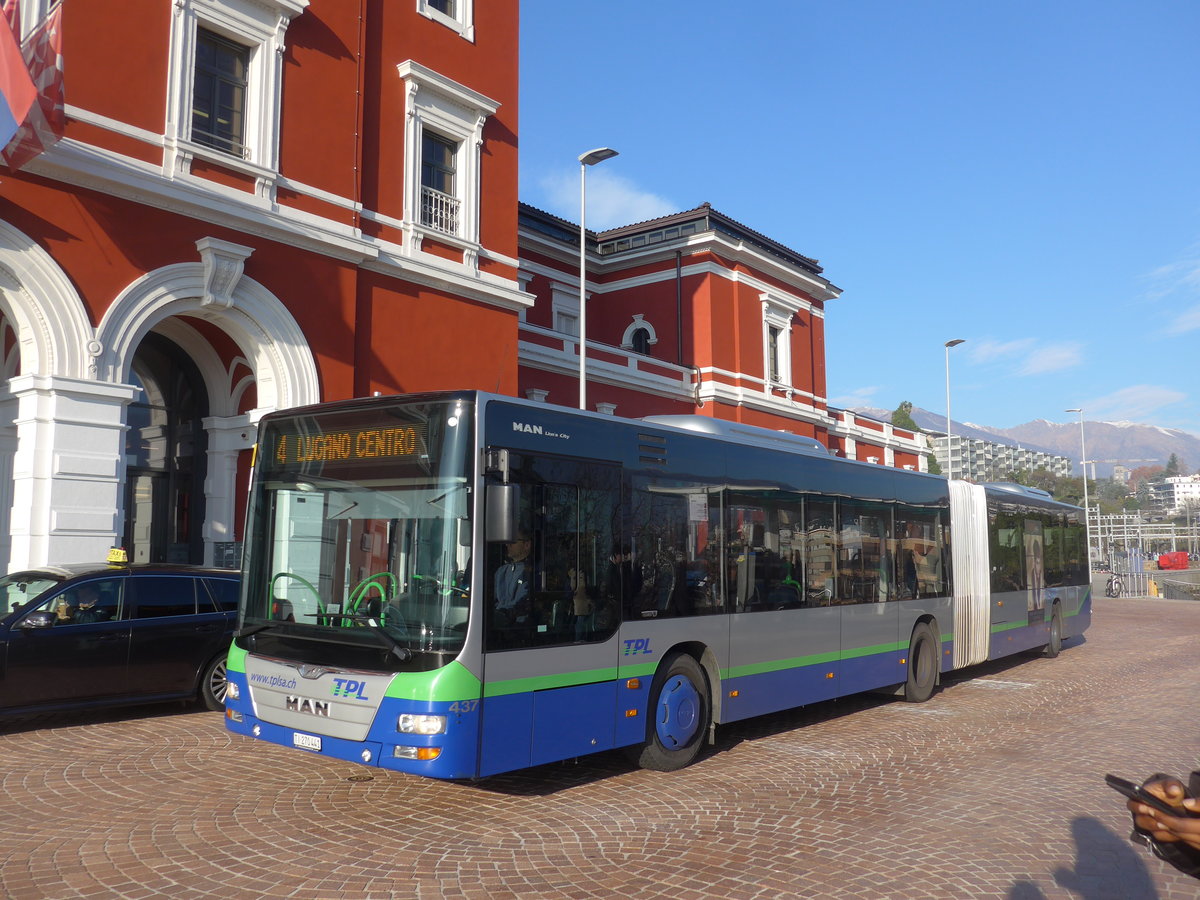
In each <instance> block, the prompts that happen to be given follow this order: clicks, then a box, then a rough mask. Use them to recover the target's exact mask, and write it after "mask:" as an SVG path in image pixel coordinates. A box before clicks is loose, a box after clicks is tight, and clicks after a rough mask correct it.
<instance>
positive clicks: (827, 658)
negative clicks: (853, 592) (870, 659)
mask: <svg viewBox="0 0 1200 900" xmlns="http://www.w3.org/2000/svg"><path fill="white" fill-rule="evenodd" d="M907 647H908V644H907V643H899V642H897V643H894V644H876V645H874V646H872V647H855V648H854V649H853V650H847V651H845V652H838V651H836V650H835V651H833V652H832V653H813V654H810V655H809V656H794V657H792V658H791V659H775V660H771V661H769V662H761V663H751V664H749V665H745V666H732V667H730V668H728V669H725V670H724V671H723V672H721V677H722V678H744V677H745V676H747V675H764V674H766V673H767V672H782V671H783V670H784V669H802V668H804V667H805V666H820V665H825V664H826V663H831V662H837V661H838V660H841V659H860V658H861V657H864V656H876V655H878V654H881V653H895V652H897V651H899V650H904V649H906V648H907Z"/></svg>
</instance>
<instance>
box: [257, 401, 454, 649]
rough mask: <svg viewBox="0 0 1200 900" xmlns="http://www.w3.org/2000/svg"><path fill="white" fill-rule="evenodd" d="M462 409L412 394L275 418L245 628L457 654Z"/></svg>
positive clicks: (268, 432)
mask: <svg viewBox="0 0 1200 900" xmlns="http://www.w3.org/2000/svg"><path fill="white" fill-rule="evenodd" d="M465 407H466V404H463V403H458V402H449V403H447V402H437V403H415V404H413V403H406V404H397V405H395V406H390V407H387V408H386V409H381V407H379V406H373V407H372V408H371V410H370V411H366V410H362V409H352V410H349V411H340V412H330V413H324V414H321V415H318V416H312V415H309V416H303V417H296V418H288V419H276V420H274V421H272V422H270V423H269V424H267V425H266V426H265V427H264V430H263V435H262V438H261V440H260V442H259V454H260V456H259V461H258V463H257V465H258V467H259V471H258V472H257V473H256V482H255V490H254V492H253V494H252V497H251V508H250V516H249V518H248V522H249V533H248V534H247V543H246V548H247V549H246V558H245V560H244V563H245V571H246V586H245V589H244V594H243V627H245V626H247V625H255V624H259V625H268V626H272V627H274V626H278V625H284V624H286V626H287V630H289V631H295V632H296V633H303V634H304V635H306V636H308V637H318V636H320V635H321V634H324V635H326V636H328V637H329V638H331V639H336V640H338V641H342V642H345V641H353V642H358V641H360V640H361V641H363V642H375V643H379V642H380V641H383V642H386V643H389V644H391V645H394V646H396V647H399V648H402V649H403V650H406V651H422V650H430V651H442V652H455V651H457V650H458V649H459V648H460V647H461V646H462V642H463V639H464V637H465V634H466V623H467V613H468V596H469V588H468V584H467V572H468V571H469V568H470V538H471V519H470V511H471V504H470V494H471V491H470V487H469V484H468V481H467V472H466V465H467V461H468V460H469V459H470V456H469V448H470V446H471V440H470V429H471V425H470V417H469V415H468V414H467V411H466V408H465ZM293 623H294V624H293ZM372 632H376V633H372ZM379 632H382V633H379Z"/></svg>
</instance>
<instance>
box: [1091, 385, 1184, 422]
mask: <svg viewBox="0 0 1200 900" xmlns="http://www.w3.org/2000/svg"><path fill="white" fill-rule="evenodd" d="M1186 399H1187V394H1185V393H1183V392H1182V391H1177V390H1175V389H1174V388H1168V387H1161V386H1159V385H1154V384H1135V385H1131V386H1129V387H1125V388H1121V389H1120V390H1119V391H1113V393H1111V394H1106V395H1105V396H1103V397H1097V398H1095V399H1093V400H1088V401H1087V402H1086V403H1084V409H1085V410H1086V412H1087V416H1088V418H1089V419H1106V420H1109V421H1130V422H1146V421H1149V420H1150V419H1152V418H1154V414H1155V413H1157V412H1158V411H1159V410H1160V409H1163V408H1164V407H1167V406H1171V405H1172V404H1175V403H1179V402H1180V401H1181V400H1186Z"/></svg>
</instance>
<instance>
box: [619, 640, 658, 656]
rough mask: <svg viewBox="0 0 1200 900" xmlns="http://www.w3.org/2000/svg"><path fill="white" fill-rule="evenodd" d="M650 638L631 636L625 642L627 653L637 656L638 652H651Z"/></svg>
mask: <svg viewBox="0 0 1200 900" xmlns="http://www.w3.org/2000/svg"><path fill="white" fill-rule="evenodd" d="M650 652H652V651H651V650H650V638H631V639H629V640H627V641H626V642H625V655H626V656H635V655H637V654H638V653H650Z"/></svg>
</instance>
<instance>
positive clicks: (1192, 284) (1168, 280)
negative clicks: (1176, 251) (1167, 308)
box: [1147, 251, 1200, 300]
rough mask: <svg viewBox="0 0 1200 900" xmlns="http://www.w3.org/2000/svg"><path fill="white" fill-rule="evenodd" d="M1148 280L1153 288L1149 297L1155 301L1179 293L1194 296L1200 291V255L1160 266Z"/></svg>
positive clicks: (1148, 294) (1149, 292)
mask: <svg viewBox="0 0 1200 900" xmlns="http://www.w3.org/2000/svg"><path fill="white" fill-rule="evenodd" d="M1195 253H1196V251H1193V254H1195ZM1148 278H1149V280H1150V283H1151V287H1150V290H1149V291H1148V293H1147V296H1149V297H1150V298H1151V299H1153V300H1157V299H1159V298H1161V297H1166V296H1169V295H1171V294H1177V293H1187V294H1194V293H1196V292H1197V291H1200V255H1193V256H1192V257H1191V258H1189V259H1181V260H1178V261H1176V262H1173V263H1167V265H1165V266H1159V267H1158V268H1157V269H1155V270H1154V271H1152V272H1151V273H1150V274H1149V276H1148Z"/></svg>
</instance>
